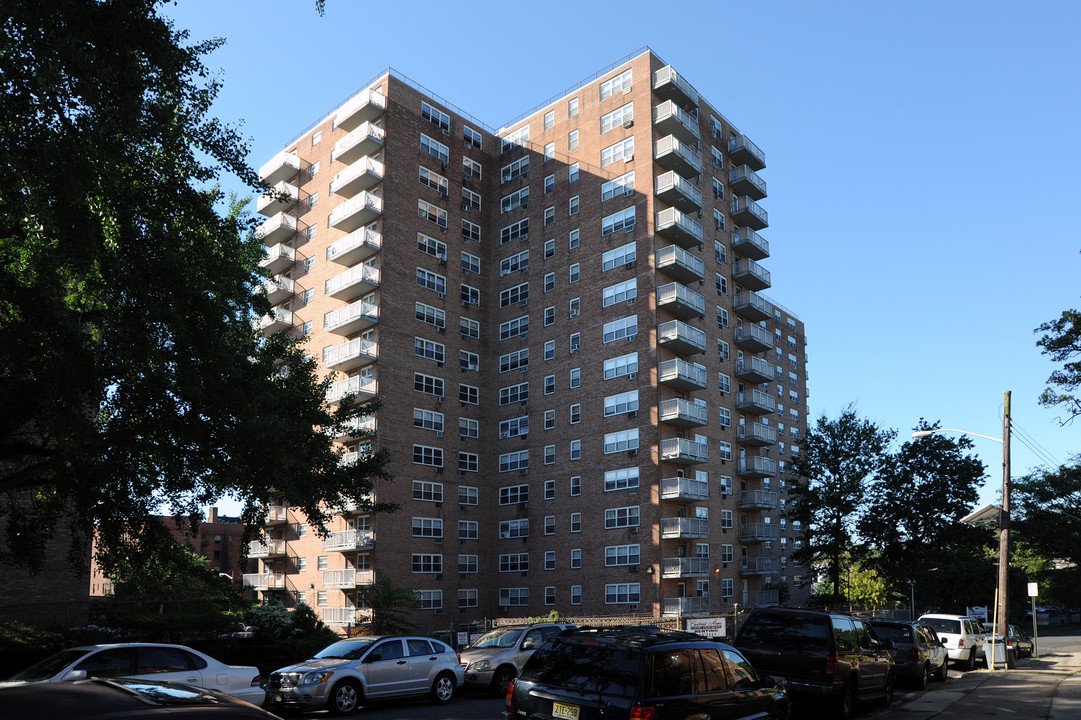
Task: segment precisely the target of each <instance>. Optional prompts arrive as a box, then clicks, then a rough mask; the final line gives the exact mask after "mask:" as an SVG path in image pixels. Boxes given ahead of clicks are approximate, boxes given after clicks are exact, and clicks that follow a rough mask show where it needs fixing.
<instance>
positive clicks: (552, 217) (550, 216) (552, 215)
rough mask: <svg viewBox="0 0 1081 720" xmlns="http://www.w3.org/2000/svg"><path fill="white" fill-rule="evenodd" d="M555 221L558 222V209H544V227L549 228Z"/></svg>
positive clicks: (553, 207)
mask: <svg viewBox="0 0 1081 720" xmlns="http://www.w3.org/2000/svg"><path fill="white" fill-rule="evenodd" d="M555 221H556V209H555V206H554V205H553V206H552V207H546V208H544V227H548V226H549V225H551V224H552V223H554V222H555Z"/></svg>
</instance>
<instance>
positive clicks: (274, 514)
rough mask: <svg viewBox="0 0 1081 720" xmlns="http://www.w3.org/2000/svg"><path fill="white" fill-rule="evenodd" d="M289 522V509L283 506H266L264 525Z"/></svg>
mask: <svg viewBox="0 0 1081 720" xmlns="http://www.w3.org/2000/svg"><path fill="white" fill-rule="evenodd" d="M288 521H289V508H287V507H286V506H285V505H267V513H266V524H267V525H281V524H283V523H286V522H288Z"/></svg>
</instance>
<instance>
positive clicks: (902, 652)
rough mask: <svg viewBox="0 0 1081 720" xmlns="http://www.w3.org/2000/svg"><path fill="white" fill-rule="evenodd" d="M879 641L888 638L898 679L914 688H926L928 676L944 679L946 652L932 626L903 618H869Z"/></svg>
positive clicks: (947, 661)
mask: <svg viewBox="0 0 1081 720" xmlns="http://www.w3.org/2000/svg"><path fill="white" fill-rule="evenodd" d="M871 626H872V627H874V629H875V632H877V633H878V637H879V639H880V640H892V641H893V649H892V650H890V654H892V655H893V667H894V669H895V670H896V671H897V677H898V679H905V680H908V681H909V682H911V683H912V684H914V685H915V686H916V687H917V688H918V689H920V690H923V689H924V688H925V687H927V683H928V681H930V679H931V678H932V677H934V679H935V680H938V681H940V682H944V681H945V680H946V676H947V673H948V670H947V665H949V660H950V655H949V651H947V650H946V646H945V645H943V644H942V641H941V640H939V638H938V635H937V634H936V633H935V631H934V628H932V627H931V626H930V625H924V624H923V623H919V622H909V621H907V620H904V621H898V620H872V621H871Z"/></svg>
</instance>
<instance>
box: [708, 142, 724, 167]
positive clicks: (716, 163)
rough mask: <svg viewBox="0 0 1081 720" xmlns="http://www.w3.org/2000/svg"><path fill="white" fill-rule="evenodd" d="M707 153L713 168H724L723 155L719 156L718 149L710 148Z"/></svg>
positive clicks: (719, 151)
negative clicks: (710, 157)
mask: <svg viewBox="0 0 1081 720" xmlns="http://www.w3.org/2000/svg"><path fill="white" fill-rule="evenodd" d="M709 153H710V155H711V156H712V158H713V167H716V168H723V167H724V155H722V154H721V150H720V148H717V147H711V148H710V149H709Z"/></svg>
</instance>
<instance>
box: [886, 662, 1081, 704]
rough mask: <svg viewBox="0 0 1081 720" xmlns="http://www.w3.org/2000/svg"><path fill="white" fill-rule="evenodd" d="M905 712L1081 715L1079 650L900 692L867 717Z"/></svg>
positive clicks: (973, 673)
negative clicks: (880, 709) (881, 708)
mask: <svg viewBox="0 0 1081 720" xmlns="http://www.w3.org/2000/svg"><path fill="white" fill-rule="evenodd" d="M885 715H904V717H905V719H906V720H932V719H934V720H939V719H940V718H941V719H943V720H945V719H946V718H979V717H1003V716H1006V717H1014V718H1047V719H1048V720H1077V718H1081V650H1079V651H1076V652H1070V653H1065V652H1058V653H1051V654H1048V655H1043V656H1041V657H1040V658H1039V659H1033V658H1027V659H1025V660H1020V661H1018V663H1017V667H1016V669H1014V670H976V671H973V672H968V673H965V674H964V675H963V676H961V677H957V676H956V674H955V673H953V672H951V673H950V678H949V679H948V680H947V681H946V682H945V683H932V684H931V685H929V686H928V689H927V690H925V691H917V692H908V693H905V694H904V695H902V694H901V693H900V692H898V694H897V695H896V696H895V697H894V701H893V704H892V705H891V706H890V707H889V708H888V709H884V710H882V711H880V712H877V713H872V717H880V716H885Z"/></svg>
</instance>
